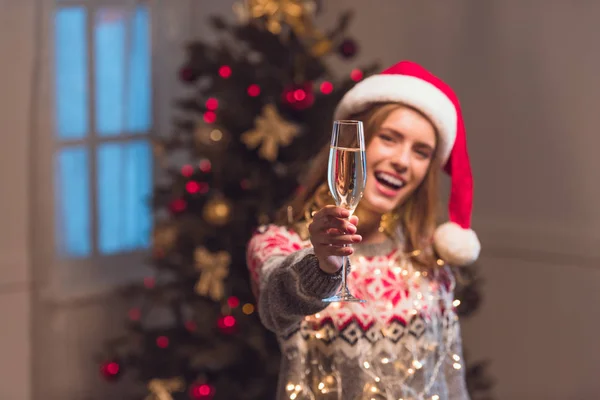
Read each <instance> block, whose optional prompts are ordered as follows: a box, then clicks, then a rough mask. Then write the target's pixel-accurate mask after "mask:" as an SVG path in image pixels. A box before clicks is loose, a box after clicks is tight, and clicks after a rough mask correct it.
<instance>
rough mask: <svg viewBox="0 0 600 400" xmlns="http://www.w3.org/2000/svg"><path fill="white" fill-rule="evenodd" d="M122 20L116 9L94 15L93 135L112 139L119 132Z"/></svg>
mask: <svg viewBox="0 0 600 400" xmlns="http://www.w3.org/2000/svg"><path fill="white" fill-rule="evenodd" d="M125 17H126V14H125V12H124V11H123V10H120V9H118V8H105V9H102V10H100V11H98V14H97V15H96V24H95V36H94V37H95V39H94V45H95V46H94V49H95V68H96V71H95V72H96V79H95V81H96V131H97V132H98V134H99V135H105V136H112V135H117V134H119V133H120V132H121V131H122V129H121V128H122V126H123V116H124V112H125V109H124V106H125V104H124V102H123V93H124V91H123V89H124V86H125V69H124V56H125V29H126V21H125Z"/></svg>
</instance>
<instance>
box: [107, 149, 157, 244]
mask: <svg viewBox="0 0 600 400" xmlns="http://www.w3.org/2000/svg"><path fill="white" fill-rule="evenodd" d="M151 160H152V156H151V151H150V147H149V145H148V142H146V141H141V140H140V141H134V142H128V143H107V144H103V145H101V146H100V147H99V149H98V183H97V184H98V228H99V232H98V240H99V243H98V248H99V251H100V253H101V254H111V253H116V252H122V251H128V250H135V249H140V248H147V247H148V245H149V241H150V224H151V210H150V203H149V201H150V191H151V179H152V171H151V168H152V165H151V162H152V161H151Z"/></svg>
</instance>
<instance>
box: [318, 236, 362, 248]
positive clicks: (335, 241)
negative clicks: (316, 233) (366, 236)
mask: <svg viewBox="0 0 600 400" xmlns="http://www.w3.org/2000/svg"><path fill="white" fill-rule="evenodd" d="M319 239H320V241H319V244H323V245H332V246H344V245H349V244H353V243H360V241H361V240H362V237H361V236H360V235H323V236H322V237H319Z"/></svg>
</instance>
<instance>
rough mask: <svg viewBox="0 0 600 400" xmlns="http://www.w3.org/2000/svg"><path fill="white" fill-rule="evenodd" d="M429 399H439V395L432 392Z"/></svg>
mask: <svg viewBox="0 0 600 400" xmlns="http://www.w3.org/2000/svg"><path fill="white" fill-rule="evenodd" d="M431 400H440V396H438V395H437V394H434V395H433V396H431Z"/></svg>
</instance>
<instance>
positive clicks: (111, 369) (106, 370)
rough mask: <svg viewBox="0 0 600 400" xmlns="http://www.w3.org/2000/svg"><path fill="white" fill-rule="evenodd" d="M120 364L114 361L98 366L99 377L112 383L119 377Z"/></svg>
mask: <svg viewBox="0 0 600 400" xmlns="http://www.w3.org/2000/svg"><path fill="white" fill-rule="evenodd" d="M122 369H123V368H122V367H121V364H120V363H119V362H118V361H116V360H109V361H105V362H103V363H102V364H100V375H102V377H103V378H104V379H106V380H107V381H109V382H114V381H116V380H117V379H119V377H120V376H121V372H122Z"/></svg>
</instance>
